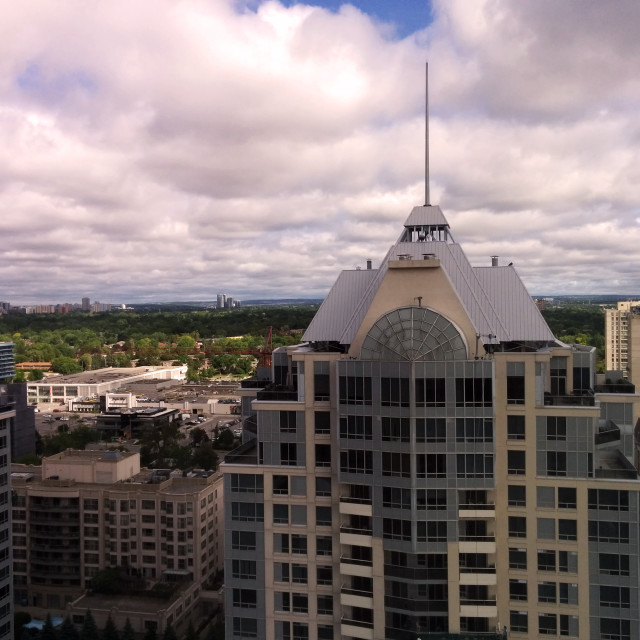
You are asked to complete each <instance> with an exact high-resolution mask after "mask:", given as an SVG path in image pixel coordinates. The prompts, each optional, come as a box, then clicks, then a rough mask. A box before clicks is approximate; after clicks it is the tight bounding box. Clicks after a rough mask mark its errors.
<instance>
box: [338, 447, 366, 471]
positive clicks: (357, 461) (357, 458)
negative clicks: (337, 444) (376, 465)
mask: <svg viewBox="0 0 640 640" xmlns="http://www.w3.org/2000/svg"><path fill="white" fill-rule="evenodd" d="M340 471H341V472H342V473H364V474H371V473H373V454H372V452H371V451H361V450H359V449H349V450H347V451H341V452H340Z"/></svg>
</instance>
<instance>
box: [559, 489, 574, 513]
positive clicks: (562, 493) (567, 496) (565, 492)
mask: <svg viewBox="0 0 640 640" xmlns="http://www.w3.org/2000/svg"><path fill="white" fill-rule="evenodd" d="M576 503H577V498H576V490H575V488H572V487H558V508H559V509H575V508H576Z"/></svg>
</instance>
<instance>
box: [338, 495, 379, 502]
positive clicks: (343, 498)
mask: <svg viewBox="0 0 640 640" xmlns="http://www.w3.org/2000/svg"><path fill="white" fill-rule="evenodd" d="M340 502H346V503H348V504H372V502H371V498H352V497H350V496H341V498H340Z"/></svg>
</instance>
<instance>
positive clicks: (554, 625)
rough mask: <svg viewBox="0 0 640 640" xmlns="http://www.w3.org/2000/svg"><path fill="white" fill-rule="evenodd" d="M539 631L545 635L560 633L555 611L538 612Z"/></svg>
mask: <svg viewBox="0 0 640 640" xmlns="http://www.w3.org/2000/svg"><path fill="white" fill-rule="evenodd" d="M538 633H540V634H543V635H550V636H555V635H558V621H557V619H556V614H555V613H539V614H538Z"/></svg>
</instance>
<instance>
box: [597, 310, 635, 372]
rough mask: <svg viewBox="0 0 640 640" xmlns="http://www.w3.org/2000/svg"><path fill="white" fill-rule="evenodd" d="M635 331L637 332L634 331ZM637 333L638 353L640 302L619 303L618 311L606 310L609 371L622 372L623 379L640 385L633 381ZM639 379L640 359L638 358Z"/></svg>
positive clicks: (607, 363) (607, 366)
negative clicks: (634, 348)
mask: <svg viewBox="0 0 640 640" xmlns="http://www.w3.org/2000/svg"><path fill="white" fill-rule="evenodd" d="M634 329H635V330H634ZM634 333H635V345H636V351H638V350H639V349H640V301H637V300H627V301H624V302H618V307H617V309H606V310H605V353H606V369H607V371H621V372H622V375H623V377H625V378H627V379H628V380H630V381H631V382H636V383H639V384H640V379H638V380H635V381H634V379H633V373H632V369H633V360H634V358H633V343H634V336H633V334H634ZM635 360H636V371H635V372H634V373H635V375H636V377H638V374H639V371H638V369H639V368H640V358H638V357H636V358H635Z"/></svg>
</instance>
